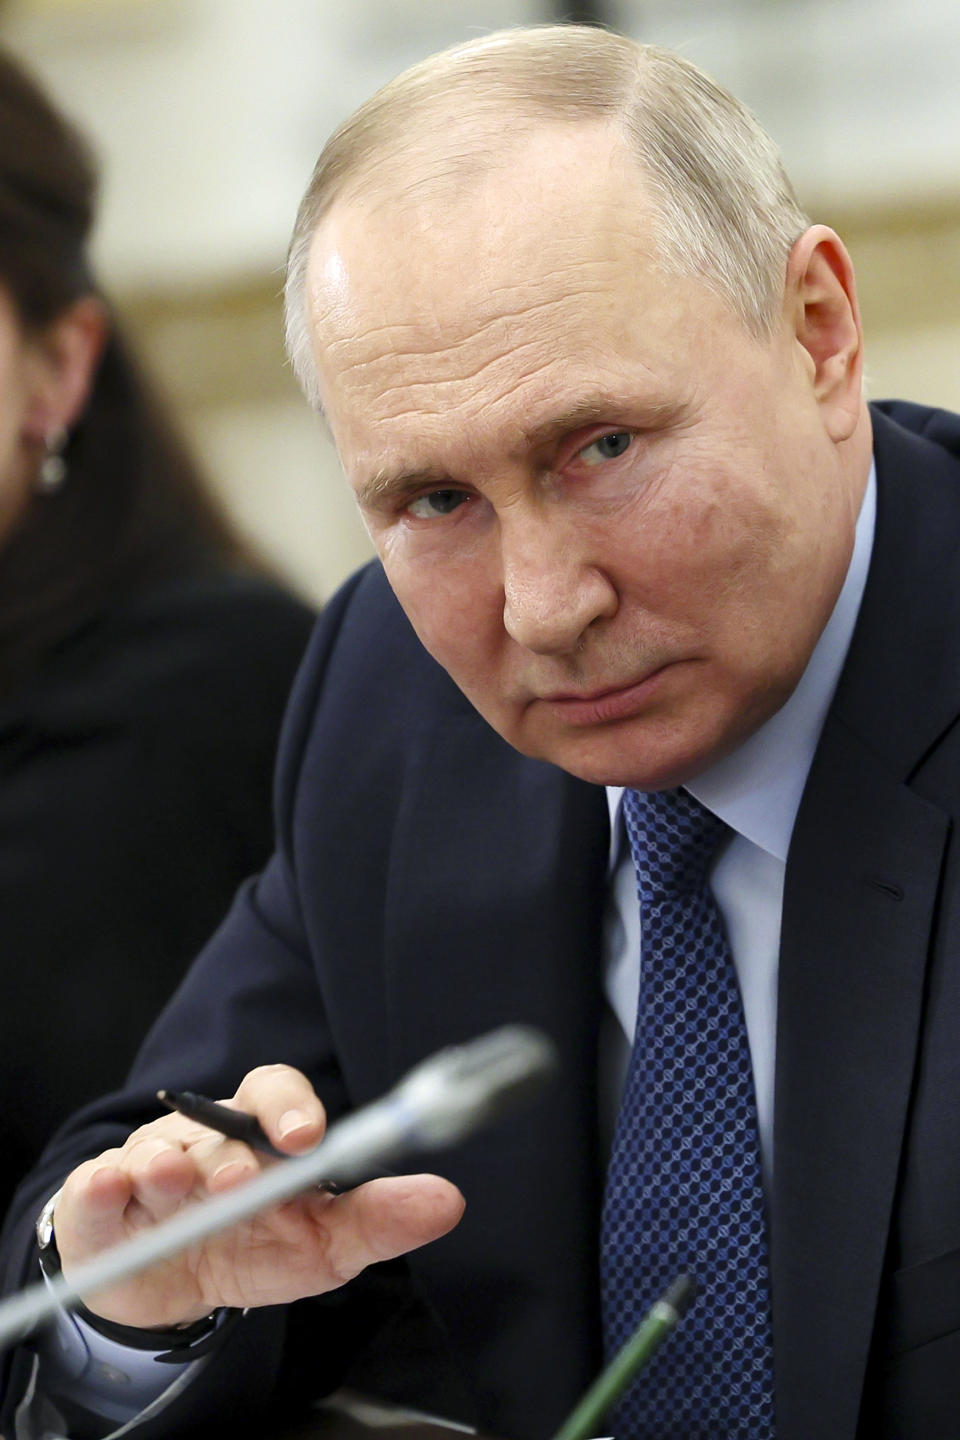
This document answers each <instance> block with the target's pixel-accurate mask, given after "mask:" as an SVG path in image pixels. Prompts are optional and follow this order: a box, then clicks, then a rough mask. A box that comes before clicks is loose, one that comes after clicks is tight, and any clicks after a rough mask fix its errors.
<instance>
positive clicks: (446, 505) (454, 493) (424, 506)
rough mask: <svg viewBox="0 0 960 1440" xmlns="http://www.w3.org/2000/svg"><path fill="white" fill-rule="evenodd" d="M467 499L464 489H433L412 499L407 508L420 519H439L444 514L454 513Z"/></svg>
mask: <svg viewBox="0 0 960 1440" xmlns="http://www.w3.org/2000/svg"><path fill="white" fill-rule="evenodd" d="M467 499H468V496H467V495H465V494H464V492H463V491H462V490H431V491H430V492H429V494H427V495H418V496H417V498H416V500H411V502H410V504H409V505H408V506H407V509H408V510H409V512H410V514H411V515H415V516H416V517H417V519H418V520H437V519H439V518H440V516H442V515H452V514H453V512H454V510H456V509H457V508H458V507H459V506H460V505H462V504H463V503H464V501H465V500H467Z"/></svg>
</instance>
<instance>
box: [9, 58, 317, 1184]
mask: <svg viewBox="0 0 960 1440" xmlns="http://www.w3.org/2000/svg"><path fill="white" fill-rule="evenodd" d="M96 188H97V176H96V169H95V166H94V163H93V161H92V158H91V155H90V153H89V151H88V149H87V146H86V144H85V142H84V140H83V139H82V137H81V136H79V135H78V134H77V132H76V131H75V130H74V129H73V128H72V126H71V125H70V124H68V123H67V122H66V121H65V120H64V118H63V117H62V116H61V115H60V114H58V112H57V111H56V110H55V109H54V108H53V107H52V105H51V104H50V102H49V101H48V100H47V99H46V97H45V96H44V95H43V94H42V92H41V91H40V90H39V89H38V87H37V86H36V84H35V83H34V82H33V81H32V80H31V79H30V78H29V77H28V76H27V75H26V74H25V73H24V71H23V70H22V69H21V68H20V66H19V65H18V64H17V63H15V61H14V60H12V59H11V58H10V57H9V56H8V55H3V54H0V1146H2V1161H0V1201H2V1204H3V1206H4V1208H5V1207H6V1204H7V1202H8V1200H9V1196H10V1194H11V1192H12V1190H13V1187H14V1185H15V1184H16V1182H17V1180H18V1178H19V1177H20V1175H21V1174H22V1173H23V1172H24V1171H25V1170H26V1169H27V1168H28V1167H29V1165H30V1164H31V1162H32V1161H33V1159H34V1157H35V1156H36V1154H37V1153H38V1152H39V1150H40V1149H41V1148H42V1145H43V1143H44V1142H45V1140H46V1139H47V1137H48V1135H49V1134H50V1132H51V1131H52V1130H53V1128H54V1127H55V1125H56V1124H57V1123H58V1122H59V1121H60V1120H61V1119H62V1118H63V1117H64V1116H65V1115H66V1114H67V1113H68V1112H70V1111H71V1110H72V1109H74V1108H75V1107H76V1104H77V1102H78V1100H83V1099H86V1098H89V1097H92V1096H93V1095H95V1094H98V1093H100V1092H101V1091H102V1090H103V1089H104V1088H105V1087H108V1086H111V1085H114V1084H116V1083H117V1082H118V1081H119V1080H120V1079H121V1078H122V1077H123V1074H124V1072H125V1069H126V1067H127V1064H128V1062H129V1060H130V1059H131V1058H132V1056H133V1054H134V1051H135V1049H136V1045H137V1041H138V1038H139V1037H140V1035H141V1034H142V1032H143V1031H144V1030H145V1028H146V1026H147V1024H148V1022H149V1021H150V1019H151V1018H152V1017H153V1016H154V1015H155V1013H156V1012H157V1010H158V1008H159V1007H160V1006H161V1004H162V1003H163V1001H164V1000H165V999H166V998H167V996H168V995H169V994H170V992H171V991H172V990H173V988H174V987H175V985H176V983H177V981H178V980H179V978H180V975H181V973H182V971H183V970H184V969H185V967H186V965H187V962H188V961H189V960H190V958H191V957H192V956H193V954H194V953H195V952H196V950H197V948H198V946H199V945H200V944H201V943H202V941H203V940H204V939H205V938H206V936H207V934H208V932H209V931H210V930H212V928H213V926H214V924H215V922H216V920H217V919H218V918H219V916H220V914H221V912H222V909H223V906H224V904H225V903H226V901H227V900H228V898H229V897H230V895H231V894H232V892H233V890H234V889H235V887H236V886H237V884H238V883H239V882H240V881H241V880H242V879H243V877H244V876H245V875H247V874H249V873H250V872H251V871H253V870H255V869H257V868H258V867H259V866H260V865H261V864H262V862H263V861H264V859H265V858H266V856H267V854H268V851H269V848H270V840H271V821H270V777H271V771H272V765H273V758H274V751H275V746H276V739H277V733H278V728H279V723H280V717H281V713H282V710H283V705H284V701H285V699H286V695H287V692H288V690H289V687H290V684H291V681H292V678H293V674H294V671H295V669H296V666H297V663H298V661H299V658H300V655H301V652H302V650H303V647H304V645H305V642H306V638H307V635H308V633H309V630H310V626H311V623H312V614H311V612H310V610H309V609H308V608H307V607H306V606H304V605H302V604H301V603H299V602H298V601H297V600H295V599H293V598H292V597H291V596H290V595H288V594H286V593H285V592H284V591H283V590H282V589H281V588H279V586H278V585H276V584H275V583H273V582H272V581H270V580H268V579H267V578H265V577H264V576H263V575H262V574H259V573H258V567H257V565H256V564H255V563H254V561H253V557H252V556H250V555H248V554H247V553H246V552H245V549H244V547H243V545H242V543H241V542H240V541H239V539H238V538H237V537H236V536H235V535H234V534H233V533H232V531H231V529H230V527H229V525H228V524H227V522H226V521H225V520H224V519H223V518H222V517H221V515H220V514H219V513H218V511H217V509H216V507H215V505H214V503H213V502H212V500H211V499H210V498H208V495H207V493H206V492H205V489H204V487H203V484H202V482H201V479H200V476H199V474H198V472H197V469H196V467H195V465H194V462H193V460H192V459H191V458H190V456H189V455H188V453H187V451H186V449H185V448H184V445H183V443H182V442H181V440H180V438H179V436H178V435H177V434H176V433H175V431H174V429H173V428H172V426H171V424H170V422H169V421H168V419H167V418H166V416H165V415H164V414H163V413H162V410H161V408H159V407H158V405H157V403H156V402H155V400H154V398H153V397H152V395H151V394H150V393H149V390H148V388H147V386H146V385H145V383H144V380H143V379H142V377H141V376H140V374H139V373H138V370H137V368H136V365H135V364H134V362H133V360H132V358H131V356H130V354H129V352H128V350H127V348H126V346H125V344H124V342H123V339H122V337H121V335H120V334H119V333H118V330H117V327H116V325H115V324H114V322H113V321H112V319H111V317H110V312H109V307H108V306H107V304H106V303H105V301H104V299H103V298H102V296H101V294H100V292H99V289H98V287H97V284H96V281H95V279H94V277H93V275H92V273H91V270H90V266H89V262H88V258H87V239H88V235H89V232H90V228H91V224H92V221H93V218H94V208H95V200H96Z"/></svg>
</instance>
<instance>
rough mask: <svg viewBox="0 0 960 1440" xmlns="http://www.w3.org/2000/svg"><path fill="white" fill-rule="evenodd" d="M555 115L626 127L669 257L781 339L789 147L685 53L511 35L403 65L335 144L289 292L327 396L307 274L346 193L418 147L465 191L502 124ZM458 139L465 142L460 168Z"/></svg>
mask: <svg viewBox="0 0 960 1440" xmlns="http://www.w3.org/2000/svg"><path fill="white" fill-rule="evenodd" d="M545 120H548V121H553V122H560V123H563V122H567V123H571V124H576V123H580V124H583V123H585V122H589V121H604V120H606V121H609V122H610V123H611V124H613V125H616V126H618V127H619V128H620V130H621V132H622V134H623V135H624V137H625V138H626V140H627V142H628V144H629V145H630V146H631V148H632V150H633V153H634V154H635V156H636V158H637V159H638V161H639V163H640V166H641V169H642V175H643V178H644V180H645V181H646V183H647V185H648V187H649V190H650V192H651V195H652V198H653V200H654V203H655V206H656V213H657V220H658V225H657V236H656V239H657V242H658V247H659V258H660V260H661V263H662V264H663V265H664V266H665V267H666V268H667V269H668V270H670V271H672V272H673V273H678V274H682V275H694V276H697V277H698V278H700V279H702V280H703V281H704V282H705V283H706V284H707V285H708V286H710V287H711V288H712V289H713V290H714V291H715V292H716V293H717V294H718V295H720V297H721V298H722V299H724V300H725V301H726V303H728V304H729V305H731V306H732V308H733V310H734V311H735V313H736V314H738V315H739V316H740V318H741V319H742V320H743V322H744V324H745V325H746V326H747V327H748V328H749V330H750V331H751V332H752V333H754V334H756V335H758V336H763V335H768V334H770V333H771V331H772V328H773V326H774V325H775V323H776V320H777V316H778V313H779V306H780V302H781V299H782V295H783V283H784V276H785V270H786V261H787V257H788V255H789V253H790V250H791V248H792V246H793V243H794V241H795V240H796V239H797V237H798V236H799V235H800V234H802V233H803V231H804V230H805V229H807V227H808V225H809V223H810V222H809V220H808V218H807V216H806V215H805V214H804V213H803V211H802V210H801V208H800V206H799V204H798V202H797V199H796V196H795V194H794V192H793V187H792V185H791V183H790V180H789V179H788V177H787V174H786V172H785V170H784V168H783V164H782V161H781V159H780V154H779V151H778V149H777V147H776V145H775V144H774V143H773V141H772V140H771V139H770V137H769V135H767V133H766V131H765V130H764V129H763V128H762V126H761V125H760V124H759V122H758V121H757V120H756V118H755V117H754V116H753V115H752V114H751V112H750V111H749V110H748V109H747V108H746V106H744V105H742V104H741V102H740V101H739V100H737V99H736V98H735V97H734V96H733V95H731V94H730V93H729V91H727V90H725V89H723V87H722V86H720V85H718V84H717V83H716V82H715V81H714V80H711V79H710V77H709V76H708V75H706V74H704V72H703V71H702V70H700V69H698V67H697V66H696V65H693V64H692V63H691V62H690V61H688V60H686V59H684V58H683V57H682V56H680V55H677V54H674V53H673V52H672V51H669V50H663V49H660V48H658V47H657V46H654V45H641V44H639V43H638V42H636V41H634V40H630V39H627V38H626V37H625V36H622V35H616V34H612V33H610V32H608V31H605V30H599V29H596V28H594V27H591V26H585V25H546V26H538V27H534V28H528V29H514V30H501V31H497V32H495V33H493V34H491V35H487V36H485V37H484V38H482V39H480V40H475V41H471V42H469V43H468V44H465V45H458V46H455V47H453V48H452V49H449V50H444V51H441V52H440V53H439V54H437V55H432V56H430V57H429V59H427V60H424V61H422V62H421V63H420V64H418V65H415V66H413V67H412V68H411V69H409V70H406V71H404V73H403V74H402V75H399V76H398V77H397V78H396V79H395V80H392V81H391V82H390V83H389V84H388V85H385V86H384V87H383V89H381V90H379V91H378V92H377V93H376V94H375V95H374V96H372V98H371V99H370V100H368V101H367V102H366V103H365V104H364V105H362V106H361V107H360V108H359V110H357V111H355V113H354V114H353V115H352V116H350V118H349V119H348V120H346V121H345V122H344V123H343V124H342V125H341V126H340V127H339V129H337V130H336V131H335V132H334V134H333V135H332V136H331V138H330V139H329V141H328V142H327V144H326V146H325V147H324V149H323V152H322V154H321V155H320V158H319V160H318V161H317V165H316V168H315V169H314V172H313V175H312V177H311V180H310V184H309V186H308V188H307V192H306V195H305V196H304V198H303V202H302V204H301V206H300V210H299V212H298V215H297V220H296V225H295V227H294V232H293V238H292V240H291V242H290V250H289V254H288V257H287V280H286V291H285V300H286V332H287V352H288V354H289V357H290V361H291V364H292V366H293V369H294V373H295V374H296V376H297V378H298V380H299V381H300V384H301V386H302V387H303V389H304V391H305V392H306V394H307V396H308V397H309V398H310V399H311V401H312V402H313V403H318V396H317V394H316V388H317V387H316V378H315V373H314V363H313V353H312V348H311V343H310V329H309V317H308V314H307V303H306V270H307V264H308V259H309V253H310V246H311V242H312V240H313V236H314V234H315V232H316V229H317V226H318V225H319V223H320V222H321V220H322V219H323V217H324V215H326V213H327V212H328V211H329V209H330V207H331V206H332V204H333V203H334V201H335V200H336V199H337V198H338V197H339V196H341V195H342V194H343V193H344V192H345V191H350V192H351V193H356V192H358V191H361V190H362V189H363V188H364V187H365V186H376V184H377V181H378V179H379V180H380V181H381V182H382V181H383V179H384V177H392V176H394V175H396V174H397V172H398V169H399V168H400V167H401V165H402V164H403V163H404V162H406V164H407V169H406V172H405V173H407V174H409V162H410V160H411V159H412V158H413V157H417V159H418V161H419V162H420V165H421V171H419V172H418V182H419V183H423V182H424V174H423V173H422V172H425V178H426V182H427V183H429V181H430V180H431V179H432V180H433V181H434V182H436V181H438V180H439V181H440V182H441V183H442V182H444V181H445V182H446V183H459V184H460V185H461V186H462V185H463V183H464V180H465V178H468V177H469V175H470V174H471V173H476V172H477V170H478V169H481V168H482V167H483V166H484V165H485V163H489V161H488V159H487V160H485V158H484V157H485V153H488V152H485V150H484V146H489V144H490V137H491V133H492V134H493V135H495V136H496V135H508V134H515V133H517V131H518V129H522V128H523V126H524V125H526V127H527V128H530V127H532V126H534V125H536V124H538V123H541V124H542V123H543V122H544V121H545ZM438 136H439V137H441V142H445V143H446V147H447V152H446V153H447V155H448V161H447V168H446V171H443V169H442V166H443V161H442V160H441V159H440V158H438V157H439V156H440V155H441V154H442V153H443V151H444V143H438V138H437V137H438ZM451 137H452V139H451ZM478 141H482V142H483V143H477V142H478ZM451 144H456V145H459V147H460V152H458V153H456V154H455V155H453V157H452V158H453V160H454V164H452V165H451V164H450V163H449V157H450V146H451ZM493 148H494V149H496V146H494V147H493ZM501 149H502V147H501ZM438 166H440V167H441V168H440V169H438ZM400 173H401V174H402V173H404V172H403V171H402V170H401V172H400Z"/></svg>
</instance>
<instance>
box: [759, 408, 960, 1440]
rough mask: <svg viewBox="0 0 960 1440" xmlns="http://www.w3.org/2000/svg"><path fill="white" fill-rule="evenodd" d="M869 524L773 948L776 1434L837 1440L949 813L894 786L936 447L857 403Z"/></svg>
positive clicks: (940, 517) (949, 476)
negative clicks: (872, 517) (870, 547)
mask: <svg viewBox="0 0 960 1440" xmlns="http://www.w3.org/2000/svg"><path fill="white" fill-rule="evenodd" d="M874 440H875V456H876V463H877V480H878V493H877V502H878V504H877V532H876V539H875V543H874V553H873V556H872V559H871V566H870V574H869V578H868V582H867V588H866V592H865V595H864V600H863V604H862V606H861V611H860V616H859V619H858V623H857V628H856V632H855V634H854V638H853V642H852V645H851V649H850V654H849V656H848V658H847V663H846V665H845V667H844V673H843V677H842V679H841V683H840V686H839V688H838V692H837V696H836V699H835V701H834V704H833V707H832V709H831V713H830V716H829V717H828V720H827V723H826V725H825V727H824V732H823V735H822V737H821V740H820V744H819V747H818V749H817V754H816V757H815V760H814V764H813V766H812V768H811V772H810V776H809V779H808V782H807V786H806V789H805V792H804V798H803V802H802V804H801V807H800V811H799V813H798V816H797V822H796V825H795V827H794V832H793V837H792V840H791V847H790V854H789V857H788V862H787V874H786V888H785V894H784V912H783V928H782V936H783V939H782V943H781V953H780V982H779V1011H778V1013H779V1021H778V1033H777V1081H776V1097H775V1155H776V1159H775V1171H776V1174H775V1184H774V1192H775V1193H774V1204H773V1256H772V1260H773V1303H774V1319H775V1341H776V1347H777V1354H776V1365H777V1403H778V1435H779V1440H808V1437H809V1436H810V1435H817V1436H818V1437H819V1440H854V1435H855V1433H856V1428H857V1416H858V1410H859V1406H860V1400H861V1393H862V1388H863V1383H864V1378H865V1370H866V1365H867V1357H868V1352H869V1348H870V1342H871V1337H872V1333H873V1328H874V1323H875V1318H876V1308H877V1299H878V1293H879V1287H880V1281H881V1274H882V1269H883V1264H884V1257H885V1253H886V1247H887V1242H888V1235H889V1228H890V1218H891V1212H892V1208H893V1205H894V1198H895V1191H896V1185H897V1176H898V1168H899V1164H900V1156H901V1150H902V1145H903V1139H904V1134H905V1127H906V1124H907V1117H908V1110H909V1103H910V1096H911V1092H912V1086H913V1078H914V1072H915V1066H916V1061H917V1056H918V1050H919V1044H920V1029H921V1023H922V1011H923V1000H924V983H925V976H926V965H927V958H928V951H929V948H930V943H931V939H932V934H933V929H934V925H935V920H936V914H935V910H936V902H937V894H938V886H939V882H940V875H941V869H942V864H943V857H944V851H945V846H946V842H947V838H948V835H949V831H950V820H949V818H948V817H947V816H946V815H945V814H944V813H943V811H942V809H940V808H939V807H937V806H936V805H935V804H932V803H930V802H929V801H928V800H926V799H924V798H922V796H921V795H920V794H919V793H917V792H916V791H914V790H912V789H910V788H909V786H910V782H911V778H912V776H913V774H914V773H915V771H916V769H917V767H918V765H919V764H920V762H921V760H922V759H923V757H924V755H925V754H927V753H929V751H930V749H931V747H932V746H934V745H935V744H936V741H937V739H938V737H939V735H940V734H941V733H942V732H943V731H944V729H945V728H947V727H948V726H949V725H950V724H951V723H952V722H953V720H954V718H955V717H956V715H957V714H958V711H960V672H958V663H957V656H958V654H960V647H958V644H957V638H956V637H957V636H958V635H960V613H958V611H960V604H958V587H957V586H956V583H955V578H954V577H955V563H956V562H955V552H954V546H955V538H954V537H955V536H956V533H957V527H958V513H957V511H958V504H960V489H958V484H957V474H956V464H955V462H954V461H952V460H950V459H949V457H948V456H947V455H946V454H945V452H944V451H942V450H940V449H938V448H937V447H934V446H931V445H929V444H927V442H925V441H924V440H922V439H920V438H918V437H916V436H914V435H911V434H909V433H908V432H906V431H904V430H901V429H900V428H899V427H896V426H893V425H891V423H890V422H889V420H887V419H886V418H885V417H884V416H883V415H879V414H877V413H876V412H875V413H874Z"/></svg>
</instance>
